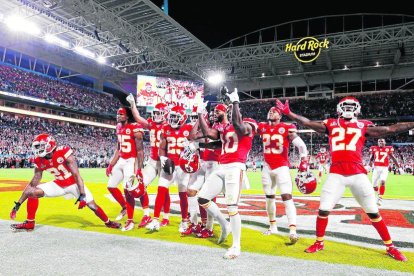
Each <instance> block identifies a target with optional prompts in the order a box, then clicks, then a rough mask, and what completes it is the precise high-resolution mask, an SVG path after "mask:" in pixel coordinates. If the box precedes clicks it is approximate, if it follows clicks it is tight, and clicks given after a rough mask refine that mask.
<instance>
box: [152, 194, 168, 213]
mask: <svg viewBox="0 0 414 276" xmlns="http://www.w3.org/2000/svg"><path fill="white" fill-rule="evenodd" d="M167 194H168V189H167V188H165V187H161V186H158V192H157V197H156V198H155V206H154V218H159V217H160V214H161V209H162V207H163V206H164V203H165V197H166V195H167ZM164 212H165V208H164Z"/></svg>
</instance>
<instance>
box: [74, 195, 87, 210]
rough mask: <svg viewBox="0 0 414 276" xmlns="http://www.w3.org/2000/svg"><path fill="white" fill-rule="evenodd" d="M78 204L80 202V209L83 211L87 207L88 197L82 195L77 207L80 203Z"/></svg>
mask: <svg viewBox="0 0 414 276" xmlns="http://www.w3.org/2000/svg"><path fill="white" fill-rule="evenodd" d="M78 202H79V205H78V209H82V208H83V207H85V206H86V195H84V194H81V195H80V196H79V197H78V199H77V200H76V202H75V205H76V203H78Z"/></svg>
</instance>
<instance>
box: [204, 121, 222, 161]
mask: <svg viewBox="0 0 414 276" xmlns="http://www.w3.org/2000/svg"><path fill="white" fill-rule="evenodd" d="M207 124H208V126H210V123H208V122H207ZM205 142H206V143H209V142H213V140H211V139H205ZM200 153H201V160H204V161H219V159H220V154H221V148H217V149H203V150H202V151H201V152H200Z"/></svg>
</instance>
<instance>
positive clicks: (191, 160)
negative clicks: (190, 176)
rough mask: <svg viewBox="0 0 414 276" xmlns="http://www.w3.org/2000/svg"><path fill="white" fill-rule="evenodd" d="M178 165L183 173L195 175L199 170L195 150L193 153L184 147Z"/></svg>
mask: <svg viewBox="0 0 414 276" xmlns="http://www.w3.org/2000/svg"><path fill="white" fill-rule="evenodd" d="M178 163H179V164H180V168H181V169H182V170H183V171H184V172H185V173H195V172H196V171H198V169H199V168H200V155H199V154H198V152H197V150H196V151H193V150H191V149H190V148H189V147H186V148H185V149H184V151H183V152H182V154H181V155H180V160H179V161H178Z"/></svg>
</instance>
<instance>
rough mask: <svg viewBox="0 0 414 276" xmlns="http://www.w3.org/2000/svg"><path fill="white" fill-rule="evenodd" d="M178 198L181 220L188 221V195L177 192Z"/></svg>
mask: <svg viewBox="0 0 414 276" xmlns="http://www.w3.org/2000/svg"><path fill="white" fill-rule="evenodd" d="M178 196H179V197H180V209H181V218H182V219H183V220H184V219H188V195H187V192H179V193H178Z"/></svg>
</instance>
